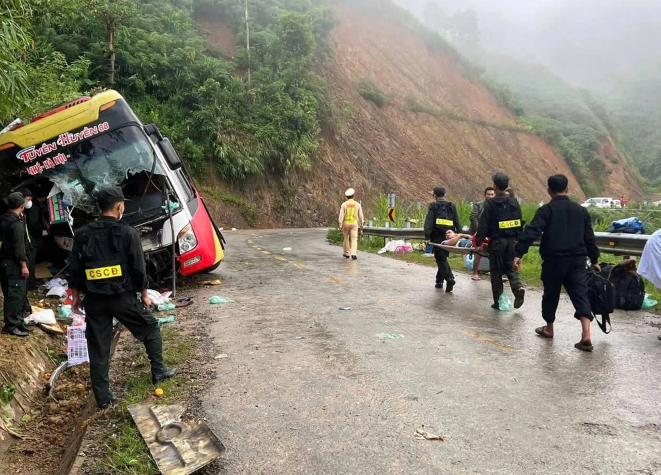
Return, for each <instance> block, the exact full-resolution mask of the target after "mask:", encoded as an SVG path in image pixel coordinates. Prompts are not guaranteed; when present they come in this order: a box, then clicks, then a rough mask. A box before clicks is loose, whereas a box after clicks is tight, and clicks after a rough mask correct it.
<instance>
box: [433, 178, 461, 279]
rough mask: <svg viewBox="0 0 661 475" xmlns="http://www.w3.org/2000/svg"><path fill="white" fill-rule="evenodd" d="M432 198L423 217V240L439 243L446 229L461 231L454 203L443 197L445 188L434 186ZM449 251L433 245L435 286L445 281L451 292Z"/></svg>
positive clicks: (451, 276) (452, 276)
mask: <svg viewBox="0 0 661 475" xmlns="http://www.w3.org/2000/svg"><path fill="white" fill-rule="evenodd" d="M434 198H435V199H436V201H434V202H433V203H431V204H430V205H429V209H428V210H427V216H426V218H425V241H427V242H429V241H431V242H433V243H435V244H441V243H442V242H443V241H445V240H446V237H445V233H446V232H447V231H448V229H451V230H452V231H454V232H457V233H458V232H459V231H461V223H460V222H459V213H458V212H457V207H456V206H455V205H454V203H451V202H450V201H448V200H447V199H445V188H444V187H442V186H437V187H436V188H434ZM449 255H450V253H449V252H448V251H445V250H443V249H440V248H438V247H434V257H435V258H436V265H437V266H438V272H436V288H437V289H442V288H443V282H447V287H446V288H445V291H446V292H452V290H453V289H454V284H455V280H454V274H452V269H450V263H449V262H448V256H449Z"/></svg>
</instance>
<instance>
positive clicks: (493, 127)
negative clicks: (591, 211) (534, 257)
mask: <svg viewBox="0 0 661 475" xmlns="http://www.w3.org/2000/svg"><path fill="white" fill-rule="evenodd" d="M333 7H334V11H335V14H336V17H337V19H338V25H337V26H336V28H335V29H334V30H333V32H332V37H333V41H334V55H333V58H332V59H331V60H329V61H327V62H325V63H323V64H319V65H318V67H317V70H318V73H319V75H321V76H322V77H324V78H325V79H326V80H327V82H328V88H329V90H328V97H329V99H330V103H331V107H330V108H331V112H332V119H331V120H328V121H326V122H327V123H326V124H325V126H324V128H323V131H322V135H323V139H324V141H323V144H322V146H321V147H320V149H319V150H318V151H317V153H316V156H315V160H314V165H313V168H312V171H310V172H303V173H298V174H296V176H293V177H291V179H290V183H291V184H290V185H289V186H288V187H287V188H286V190H285V193H284V194H283V193H282V191H281V190H282V188H281V185H280V183H279V182H275V183H272V184H267V183H266V180H262V179H253V180H250V181H249V182H248V183H246V184H243V185H240V186H236V187H234V188H233V189H232V190H231V191H232V192H233V193H234V194H235V195H237V194H240V195H241V196H243V197H244V198H245V199H247V200H248V201H250V202H253V203H256V206H258V208H259V209H260V213H258V217H257V224H258V225H269V224H285V225H292V226H299V225H300V226H303V225H315V224H327V223H331V222H333V220H334V218H335V214H336V211H337V206H338V204H339V202H340V200H341V198H342V192H343V191H344V189H345V188H347V187H349V186H353V187H355V188H357V189H358V190H359V195H360V198H361V199H363V201H364V202H365V203H366V204H367V205H368V208H369V204H370V203H371V202H372V199H373V198H374V197H376V196H378V195H379V194H380V193H384V192H395V193H397V194H398V195H399V196H403V197H406V198H408V199H411V200H420V201H423V202H426V201H428V200H429V198H430V193H431V189H432V188H433V187H434V186H436V185H439V184H443V185H445V186H447V187H448V190H449V195H450V197H451V198H454V199H458V198H465V199H476V198H479V197H480V195H481V192H482V190H483V189H484V187H485V186H487V185H488V184H489V182H490V176H491V174H492V173H494V172H496V171H501V170H502V171H505V172H507V173H508V174H509V175H510V176H511V177H512V186H513V187H514V188H515V189H516V190H517V192H518V194H519V196H520V197H522V198H524V199H526V200H532V201H539V200H542V199H546V178H547V176H548V175H550V174H553V173H565V174H567V175H568V176H570V178H571V187H572V192H573V193H574V194H575V195H577V196H579V197H584V196H585V195H584V193H583V191H582V190H581V189H580V187H579V186H578V184H577V182H576V180H575V178H574V176H573V174H572V172H571V171H570V169H569V167H568V166H567V163H566V162H565V160H564V159H563V158H561V157H560V156H559V155H558V154H557V153H556V152H555V151H554V150H553V149H552V148H551V147H550V146H549V145H548V144H547V143H546V142H544V141H543V140H542V139H541V138H539V137H537V136H534V135H531V134H528V133H524V132H520V131H517V125H516V120H515V119H516V118H515V117H514V116H513V115H512V114H511V113H510V112H508V111H507V110H506V109H504V108H503V107H501V106H500V105H499V104H498V102H497V101H496V100H495V99H494V97H493V96H492V95H491V93H490V92H489V91H487V90H486V89H485V88H484V87H483V86H481V85H479V84H478V83H476V82H471V81H470V80H468V79H466V78H465V77H464V76H463V75H462V73H461V72H460V70H459V69H458V67H457V66H456V65H455V64H454V63H453V62H452V61H451V60H450V59H448V58H447V57H446V56H444V55H442V54H440V53H435V52H432V51H431V50H430V49H429V48H428V46H427V44H426V43H425V41H423V39H421V38H419V37H418V36H416V35H415V34H413V33H412V32H411V30H410V29H409V28H408V27H407V26H406V25H403V24H401V23H399V22H397V21H396V20H391V19H389V18H388V17H387V16H381V17H379V16H377V15H376V14H374V13H372V14H369V15H368V14H366V13H365V12H364V11H362V10H360V9H357V8H353V7H352V6H350V5H348V4H346V3H344V2H341V3H335V4H333ZM365 78H367V79H370V80H372V81H373V82H374V83H376V85H378V86H379V87H380V88H382V89H383V90H384V91H385V92H386V93H387V95H388V97H389V102H388V104H387V105H385V107H383V108H379V107H378V106H377V105H375V104H373V103H372V102H369V101H367V100H365V99H364V98H363V97H361V95H360V94H359V93H358V88H357V83H358V82H359V81H361V80H363V79H365ZM411 97H415V98H416V101H417V102H418V103H420V104H422V105H423V106H424V107H422V108H421V109H422V110H425V111H426V112H414V111H412V110H411V107H410V102H411V101H410V99H411ZM416 110H420V109H416ZM433 111H436V113H434V112H433ZM219 212H220V213H221V214H224V213H223V208H222V204H221V208H220V209H219ZM220 221H221V222H223V218H222V217H221V218H220ZM234 222H235V221H232V223H234ZM238 224H239V225H241V224H243V223H238Z"/></svg>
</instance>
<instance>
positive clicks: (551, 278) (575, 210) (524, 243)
mask: <svg viewBox="0 0 661 475" xmlns="http://www.w3.org/2000/svg"><path fill="white" fill-rule="evenodd" d="M568 183H569V182H568V180H567V177H566V176H564V175H554V176H552V177H550V178H549V179H548V187H549V188H548V192H549V195H551V198H552V199H551V202H550V203H548V204H546V205H544V206H542V207H541V208H539V209H538V210H537V213H535V217H534V219H533V220H532V222H531V223H530V224H529V225H528V226H526V229H525V231H524V232H523V234H522V235H521V237H520V238H519V242H518V243H517V245H516V258H515V259H514V262H513V263H512V266H513V267H514V268H515V269H517V270H518V269H519V268H520V267H521V259H522V258H523V256H524V254H526V253H527V252H528V249H529V248H530V246H531V245H532V244H533V243H534V242H535V241H536V240H538V239H539V238H540V237H541V238H542V243H541V246H540V248H539V253H540V255H541V256H542V260H543V261H544V262H543V263H542V282H543V283H544V297H543V298H542V318H544V320H545V321H546V326H543V327H539V328H537V329H536V330H535V332H536V333H537V334H538V335H539V336H541V337H544V338H553V322H554V321H555V312H556V310H557V309H558V302H559V301H560V291H561V287H562V286H564V287H565V290H566V291H567V294H568V295H569V298H570V299H571V301H572V304H573V305H574V308H575V309H576V313H575V314H574V316H575V317H576V318H577V319H579V320H580V322H581V326H582V327H583V334H582V337H581V341H580V342H578V343H576V345H574V346H575V347H576V348H577V349H579V350H583V351H592V340H591V336H590V323H591V322H592V320H593V318H594V317H593V315H592V308H591V306H590V299H589V298H588V273H587V270H586V258H587V257H589V258H590V262H591V263H592V267H593V268H594V270H596V271H600V268H599V264H597V262H599V249H598V248H597V244H596V241H595V238H594V231H593V230H592V220H591V218H590V214H589V213H588V211H587V210H586V209H585V208H583V207H581V206H580V205H579V204H578V203H575V202H573V201H571V200H570V199H569V197H568V196H567V186H568Z"/></svg>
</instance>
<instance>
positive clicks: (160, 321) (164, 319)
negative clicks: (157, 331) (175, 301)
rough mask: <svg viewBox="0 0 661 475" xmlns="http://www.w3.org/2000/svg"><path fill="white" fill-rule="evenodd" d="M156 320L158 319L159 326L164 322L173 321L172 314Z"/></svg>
mask: <svg viewBox="0 0 661 475" xmlns="http://www.w3.org/2000/svg"><path fill="white" fill-rule="evenodd" d="M157 321H158V326H159V327H161V326H163V325H165V324H166V323H174V316H173V315H170V316H169V317H162V318H159V319H158V320H157Z"/></svg>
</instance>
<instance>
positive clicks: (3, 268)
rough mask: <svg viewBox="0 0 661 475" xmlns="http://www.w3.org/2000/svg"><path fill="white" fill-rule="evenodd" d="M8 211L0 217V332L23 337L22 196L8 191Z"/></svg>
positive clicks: (25, 274)
mask: <svg viewBox="0 0 661 475" xmlns="http://www.w3.org/2000/svg"><path fill="white" fill-rule="evenodd" d="M7 204H8V205H9V211H7V212H6V213H5V214H3V215H2V217H1V218H0V283H1V284H2V294H3V295H4V305H3V312H4V322H5V324H4V326H3V327H2V333H6V334H9V335H14V336H20V337H26V336H28V329H27V327H26V326H25V322H24V321H23V312H24V311H25V309H26V306H27V278H28V277H29V276H30V271H29V270H28V254H29V252H30V242H29V239H28V235H27V231H26V228H25V222H24V221H23V218H22V213H23V210H24V209H25V197H24V196H23V195H22V194H20V193H11V194H10V195H9V196H8V197H7Z"/></svg>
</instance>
